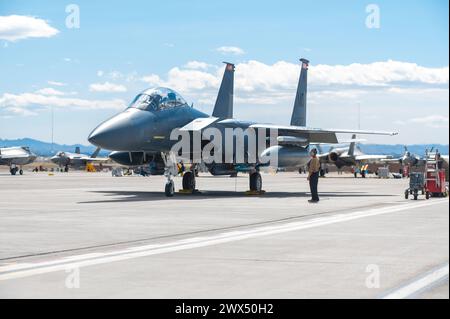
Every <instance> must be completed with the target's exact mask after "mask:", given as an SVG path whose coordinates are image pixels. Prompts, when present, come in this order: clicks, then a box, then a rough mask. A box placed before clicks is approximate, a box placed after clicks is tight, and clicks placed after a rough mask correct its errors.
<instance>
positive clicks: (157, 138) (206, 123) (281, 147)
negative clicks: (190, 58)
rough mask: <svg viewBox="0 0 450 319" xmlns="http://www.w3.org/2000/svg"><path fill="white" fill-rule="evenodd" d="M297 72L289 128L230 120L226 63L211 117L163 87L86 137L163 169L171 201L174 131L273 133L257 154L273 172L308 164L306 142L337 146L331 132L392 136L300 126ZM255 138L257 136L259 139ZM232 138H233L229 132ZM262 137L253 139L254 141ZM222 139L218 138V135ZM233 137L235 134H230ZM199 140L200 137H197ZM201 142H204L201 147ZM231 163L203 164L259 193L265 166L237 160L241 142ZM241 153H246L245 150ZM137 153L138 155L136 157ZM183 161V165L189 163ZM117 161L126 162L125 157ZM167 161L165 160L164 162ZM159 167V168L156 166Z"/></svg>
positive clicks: (302, 97) (187, 186)
mask: <svg viewBox="0 0 450 319" xmlns="http://www.w3.org/2000/svg"><path fill="white" fill-rule="evenodd" d="M301 62H302V64H301V73H300V79H299V83H298V87H297V94H296V97H295V102H294V109H293V112H292V117H291V124H290V125H274V124H260V123H255V122H247V121H239V120H236V119H233V118H232V117H233V86H234V65H233V64H231V63H226V68H225V73H224V76H223V79H222V83H221V85H220V89H219V94H218V96H217V100H216V104H215V106H214V111H213V113H212V116H209V115H207V114H205V113H203V112H200V111H199V110H196V109H195V108H193V107H191V106H189V105H188V104H187V103H186V102H185V101H184V99H183V98H182V97H181V96H180V95H179V94H178V93H176V92H175V91H173V90H171V89H168V88H156V89H149V90H145V91H144V92H142V93H140V94H139V95H138V96H137V97H136V98H135V99H134V100H133V102H132V103H131V104H130V107H128V108H127V109H126V110H124V111H123V112H122V113H120V114H118V115H116V116H114V117H113V118H111V119H109V120H107V121H105V122H104V123H102V124H100V125H99V126H98V127H97V128H95V129H94V131H93V132H92V133H91V134H90V136H89V138H88V139H89V142H91V143H92V144H94V145H96V146H98V147H101V148H105V149H110V150H114V151H120V152H122V153H124V154H126V153H127V154H128V158H129V160H130V162H132V161H133V160H134V159H135V157H136V156H139V157H140V158H142V163H143V164H145V163H149V162H150V161H156V162H159V163H160V164H161V165H165V168H166V176H167V179H168V180H167V183H166V187H165V193H166V195H167V196H173V195H174V192H175V187H174V182H173V180H172V174H173V173H172V172H173V171H174V169H173V167H174V166H175V165H176V163H174V161H173V157H174V156H175V154H173V153H171V149H172V146H173V145H175V144H176V143H177V142H178V141H176V140H175V141H174V140H171V139H170V136H171V133H172V132H173V130H174V129H176V128H181V131H187V132H189V134H192V135H193V134H194V133H195V132H200V133H201V132H204V130H205V129H208V128H215V129H217V130H220V131H221V132H225V130H226V128H232V129H235V128H241V129H244V130H245V129H249V128H250V129H253V130H255V131H257V132H258V133H257V134H256V135H257V136H258V139H261V138H264V140H265V141H264V143H267V141H268V140H269V138H271V137H270V136H268V135H267V132H268V131H269V130H271V129H274V130H276V131H277V137H276V140H277V142H278V145H274V146H271V147H269V148H267V149H266V150H265V151H264V152H262V156H263V157H274V156H276V157H277V159H278V161H277V163H278V167H292V168H299V167H302V166H304V165H305V164H306V163H307V162H308V161H309V159H310V156H309V146H310V144H312V143H329V144H336V143H338V140H337V137H336V134H337V133H349V134H380V135H395V134H396V133H391V132H376V131H359V130H341V129H319V128H309V127H307V126H306V93H307V72H308V65H309V61H308V60H306V59H301ZM260 133H261V134H260ZM233 134H234V133H233ZM260 135H261V136H262V137H259V136H260ZM222 136H224V134H222ZM233 136H234V137H235V135H233ZM203 137H204V136H203ZM203 142H205V143H203ZM211 143H212V144H214V143H216V144H217V145H218V148H221V149H224V141H223V140H222V141H215V140H213V141H210V140H206V139H204V140H202V143H201V144H202V145H201V146H202V149H203V147H204V146H205V145H209V144H211ZM232 147H233V154H232V155H233V161H231V163H230V162H227V163H223V161H222V162H220V163H219V162H217V161H213V162H212V163H209V164H207V168H208V170H209V171H210V173H211V174H213V175H232V174H235V173H236V172H238V171H240V172H247V173H249V182H250V183H249V184H250V190H251V191H255V192H260V191H261V190H262V178H261V174H260V173H259V169H260V168H261V167H262V166H264V165H266V164H265V163H261V161H260V160H259V158H258V160H257V161H256V162H252V161H250V160H249V159H248V157H245V158H244V159H238V158H237V156H236V150H238V149H241V148H242V147H244V148H246V147H247V146H246V143H245V142H243V143H241V144H239V145H238V143H237V142H235V141H234V140H233V145H232ZM245 152H246V154H248V153H250V152H251V150H249V149H245ZM138 154H139V155H138ZM193 155H194V154H193V153H192V152H191V153H190V154H189V156H190V158H184V159H183V161H184V162H185V163H187V162H188V161H190V160H191V159H192V158H193ZM123 158H126V157H125V156H124V157H123ZM169 159H170V160H169ZM162 163H164V164H162ZM183 189H184V190H186V191H193V190H195V174H193V173H192V172H186V173H185V174H184V176H183Z"/></svg>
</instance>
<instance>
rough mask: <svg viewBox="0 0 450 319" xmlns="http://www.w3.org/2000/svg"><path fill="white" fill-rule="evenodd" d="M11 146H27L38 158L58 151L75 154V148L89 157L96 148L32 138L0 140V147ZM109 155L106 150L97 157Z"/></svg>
mask: <svg viewBox="0 0 450 319" xmlns="http://www.w3.org/2000/svg"><path fill="white" fill-rule="evenodd" d="M11 146H28V147H29V148H30V149H31V151H32V152H33V153H35V154H36V155H39V156H44V157H48V156H53V155H55V153H56V152H58V151H64V152H72V153H73V152H75V148H76V147H79V148H80V152H81V153H83V154H88V155H91V154H92V153H94V151H95V149H96V147H95V146H93V145H81V144H73V145H66V144H56V143H55V144H53V145H52V143H48V142H43V141H38V140H34V139H32V138H21V139H16V140H3V139H0V147H11ZM108 154H109V151H108V150H102V151H101V152H100V154H99V156H107V155H108Z"/></svg>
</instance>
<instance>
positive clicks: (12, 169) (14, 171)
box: [9, 165, 23, 175]
mask: <svg viewBox="0 0 450 319" xmlns="http://www.w3.org/2000/svg"><path fill="white" fill-rule="evenodd" d="M9 172H10V173H11V175H16V174H17V173H19V175H23V169H22V168H19V167H17V166H15V165H12V166H11V167H10V168H9Z"/></svg>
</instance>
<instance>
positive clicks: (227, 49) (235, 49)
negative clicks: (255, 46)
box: [216, 46, 245, 55]
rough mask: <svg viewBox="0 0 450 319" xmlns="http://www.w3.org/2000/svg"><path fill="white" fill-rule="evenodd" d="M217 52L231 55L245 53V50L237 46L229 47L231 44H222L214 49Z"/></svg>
mask: <svg viewBox="0 0 450 319" xmlns="http://www.w3.org/2000/svg"><path fill="white" fill-rule="evenodd" d="M216 51H217V52H220V53H222V54H231V55H242V54H245V51H244V50H242V49H241V48H239V47H231V46H222V47H219V48H217V49H216Z"/></svg>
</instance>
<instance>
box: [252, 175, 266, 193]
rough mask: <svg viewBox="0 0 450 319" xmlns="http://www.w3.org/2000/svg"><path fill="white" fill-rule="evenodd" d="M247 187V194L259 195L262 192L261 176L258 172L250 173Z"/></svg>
mask: <svg viewBox="0 0 450 319" xmlns="http://www.w3.org/2000/svg"><path fill="white" fill-rule="evenodd" d="M249 186H250V191H249V193H253V194H261V193H262V192H263V190H262V177H261V174H260V173H259V172H253V173H250V176H249Z"/></svg>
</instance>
